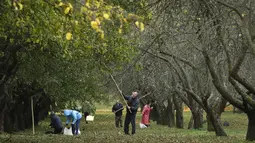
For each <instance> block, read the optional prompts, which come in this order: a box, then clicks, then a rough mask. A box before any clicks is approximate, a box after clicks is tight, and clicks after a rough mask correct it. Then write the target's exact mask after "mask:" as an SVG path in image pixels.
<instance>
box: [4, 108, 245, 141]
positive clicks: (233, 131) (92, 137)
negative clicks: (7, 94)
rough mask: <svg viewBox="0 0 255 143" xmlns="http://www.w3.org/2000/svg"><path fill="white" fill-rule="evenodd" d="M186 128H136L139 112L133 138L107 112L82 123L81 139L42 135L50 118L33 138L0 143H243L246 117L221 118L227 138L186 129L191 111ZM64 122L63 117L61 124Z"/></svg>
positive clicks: (6, 137) (28, 135)
mask: <svg viewBox="0 0 255 143" xmlns="http://www.w3.org/2000/svg"><path fill="white" fill-rule="evenodd" d="M184 116H185V129H176V128H168V127H166V126H161V125H157V124H156V123H154V122H152V126H151V127H150V128H147V129H140V128H139V126H138V125H139V124H138V123H139V121H140V119H141V115H140V113H138V115H137V130H136V131H137V133H136V134H135V135H133V136H127V135H124V134H123V129H122V128H115V127H114V115H113V114H112V113H110V112H109V111H104V110H99V111H98V112H97V113H96V115H95V121H94V122H93V123H89V124H85V122H84V120H82V122H81V135H80V136H64V135H45V134H44V132H45V131H47V130H50V129H49V128H48V124H49V119H48V120H45V121H43V122H40V125H39V126H37V127H36V134H35V135H32V131H31V130H27V131H24V132H18V133H15V134H12V135H8V134H1V135H0V142H17V143H28V142H33V143H37V142H39V143H47V142H51V143H55V142H63V143H69V142H75V143H80V142H89V143H90V142H91V143H92V142H93V143H94V142H95V143H96V142H98V143H113V142H123V143H131V142H139V143H140V142H150V143H154V142H155V143H156V142H164V143H165V142H168V143H169V142H189V143H196V142H203V143H204V142H208V143H209V142H210V143H211V142H217V143H223V142H224V143H225V142H229V143H230V142H231V143H234V142H236V143H239V142H245V133H246V129H247V117H246V116H245V114H233V113H232V112H225V113H224V114H223V116H222V120H223V121H225V120H226V121H228V122H229V123H230V126H229V127H225V131H226V132H227V134H228V135H229V136H228V137H216V136H215V133H214V132H207V131H206V124H205V126H204V128H203V129H201V130H187V129H186V128H187V124H188V119H189V117H190V112H185V114H184ZM64 120H65V119H64V118H63V119H62V121H64Z"/></svg>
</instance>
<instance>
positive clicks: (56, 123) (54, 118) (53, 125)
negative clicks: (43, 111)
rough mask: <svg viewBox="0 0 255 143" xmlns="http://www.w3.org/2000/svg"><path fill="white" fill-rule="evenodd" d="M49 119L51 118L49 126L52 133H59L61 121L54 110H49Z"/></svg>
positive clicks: (60, 131)
mask: <svg viewBox="0 0 255 143" xmlns="http://www.w3.org/2000/svg"><path fill="white" fill-rule="evenodd" d="M50 119H51V123H50V126H51V128H54V132H53V133H54V134H61V133H62V130H63V126H62V122H61V120H60V118H59V116H57V115H56V114H55V113H54V112H51V114H50Z"/></svg>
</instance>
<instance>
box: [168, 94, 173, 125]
mask: <svg viewBox="0 0 255 143" xmlns="http://www.w3.org/2000/svg"><path fill="white" fill-rule="evenodd" d="M167 117H168V127H174V125H175V119H174V103H173V100H172V96H170V97H169V98H168V106H167Z"/></svg>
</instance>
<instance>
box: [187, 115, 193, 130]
mask: <svg viewBox="0 0 255 143" xmlns="http://www.w3.org/2000/svg"><path fill="white" fill-rule="evenodd" d="M193 125H194V119H193V115H191V117H190V119H189V125H188V129H192V128H193Z"/></svg>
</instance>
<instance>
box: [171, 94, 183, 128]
mask: <svg viewBox="0 0 255 143" xmlns="http://www.w3.org/2000/svg"><path fill="white" fill-rule="evenodd" d="M173 102H174V106H175V111H176V114H175V116H176V127H177V128H183V106H182V102H181V100H180V101H178V99H177V96H176V95H173Z"/></svg>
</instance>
